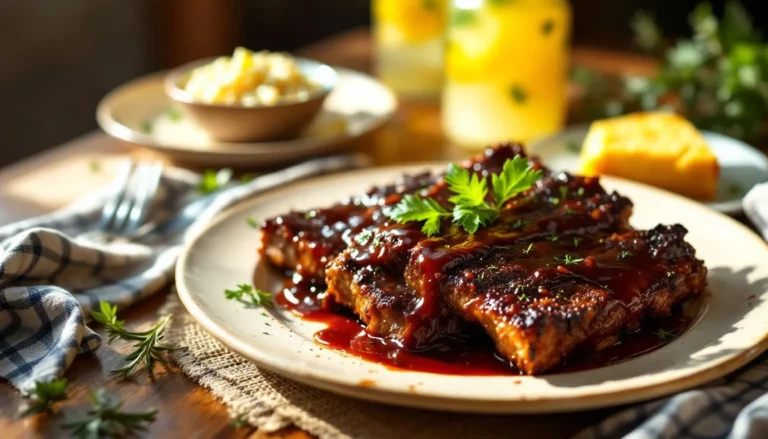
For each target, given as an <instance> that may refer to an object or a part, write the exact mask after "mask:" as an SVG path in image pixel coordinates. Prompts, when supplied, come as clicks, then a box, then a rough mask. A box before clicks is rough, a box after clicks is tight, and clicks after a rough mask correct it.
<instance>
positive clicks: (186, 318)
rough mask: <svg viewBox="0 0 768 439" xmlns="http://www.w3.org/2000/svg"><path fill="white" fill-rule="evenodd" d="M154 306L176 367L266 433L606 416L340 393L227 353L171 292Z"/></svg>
mask: <svg viewBox="0 0 768 439" xmlns="http://www.w3.org/2000/svg"><path fill="white" fill-rule="evenodd" d="M161 313H162V314H172V315H173V320H172V324H171V327H170V328H169V330H168V333H167V336H166V337H167V340H168V341H169V342H171V343H172V344H175V345H176V346H180V347H182V349H179V350H177V351H175V353H174V359H175V361H176V362H177V363H178V364H179V366H180V367H181V369H182V371H183V372H184V373H185V374H186V375H188V376H189V377H190V378H191V379H192V380H194V381H196V382H197V383H199V384H200V385H202V386H203V387H206V388H207V389H209V390H210V391H211V392H212V393H213V394H214V395H216V397H217V398H219V399H220V400H221V401H222V402H224V404H226V405H227V407H228V409H229V411H230V413H231V414H232V416H233V417H235V416H241V417H242V418H243V419H244V420H246V421H248V422H249V423H250V424H251V425H253V426H255V427H258V428H259V429H263V430H264V431H267V432H274V431H277V430H280V429H281V428H284V427H286V426H289V425H291V424H293V425H295V426H297V427H299V428H301V429H302V430H304V431H306V432H308V433H310V434H312V435H314V436H317V437H319V438H321V439H325V438H377V439H378V438H414V439H419V438H435V437H448V438H454V437H457V438H458V437H462V438H463V437H466V438H498V437H511V436H516V437H527V436H528V435H532V436H535V437H569V436H571V435H572V434H574V433H575V432H577V431H578V430H580V429H581V428H583V427H585V426H587V425H589V424H591V423H593V422H595V421H597V420H599V419H600V418H601V417H603V416H605V415H606V412H604V411H593V412H581V413H577V414H561V415H557V416H552V415H548V416H543V415H542V416H484V415H468V414H460V413H441V412H433V411H426V410H416V409H406V408H400V407H393V406H387V405H381V404H376V403H369V402H365V401H361V400H357V399H351V398H346V397H343V396H338V395H335V394H332V393H329V392H325V391H322V390H318V389H315V388H312V387H309V386H305V385H303V384H299V383H296V382H293V381H290V380H287V379H284V378H281V377H280V376H278V375H275V374H274V373H271V372H268V371H266V370H263V369H260V368H259V367H257V366H256V365H254V364H253V363H251V362H250V361H248V360H246V359H245V358H243V357H241V356H239V355H237V354H235V353H233V352H232V351H230V350H229V349H227V348H226V347H225V346H224V345H222V344H221V343H219V342H218V341H217V340H216V339H215V338H213V337H212V336H211V335H209V334H208V333H207V332H206V331H205V330H204V329H203V328H202V327H201V326H200V325H198V324H197V323H196V322H195V320H194V319H193V318H192V317H191V316H190V315H189V313H187V311H186V309H185V308H184V307H183V305H182V304H181V302H180V301H179V299H178V297H177V296H176V294H170V295H169V296H168V301H167V302H166V304H165V305H164V307H163V309H162V310H161Z"/></svg>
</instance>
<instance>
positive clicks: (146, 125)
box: [139, 120, 152, 134]
mask: <svg viewBox="0 0 768 439" xmlns="http://www.w3.org/2000/svg"><path fill="white" fill-rule="evenodd" d="M139 129H140V130H141V132H142V133H144V134H152V122H151V121H149V120H145V121H144V122H142V123H141V126H140V127H139Z"/></svg>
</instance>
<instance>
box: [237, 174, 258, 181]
mask: <svg viewBox="0 0 768 439" xmlns="http://www.w3.org/2000/svg"><path fill="white" fill-rule="evenodd" d="M254 178H256V174H243V175H241V176H240V183H250V182H251V181H253V179H254Z"/></svg>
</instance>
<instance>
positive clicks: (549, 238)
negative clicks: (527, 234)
mask: <svg viewBox="0 0 768 439" xmlns="http://www.w3.org/2000/svg"><path fill="white" fill-rule="evenodd" d="M559 240H560V237H559V236H557V235H549V236H547V241H549V242H557V241H559Z"/></svg>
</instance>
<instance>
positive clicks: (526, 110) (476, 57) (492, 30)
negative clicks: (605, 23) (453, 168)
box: [442, 0, 571, 149]
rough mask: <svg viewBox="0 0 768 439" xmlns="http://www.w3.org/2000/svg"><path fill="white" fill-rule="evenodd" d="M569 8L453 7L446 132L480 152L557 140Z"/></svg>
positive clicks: (525, 1) (479, 3)
mask: <svg viewBox="0 0 768 439" xmlns="http://www.w3.org/2000/svg"><path fill="white" fill-rule="evenodd" d="M570 32H571V7H570V4H569V2H568V1H567V0H451V3H450V7H449V17H448V30H447V42H446V54H445V86H444V88H443V110H442V119H443V129H444V131H445V133H446V135H447V136H448V137H449V139H451V140H452V141H453V142H454V143H457V144H459V145H461V146H464V147H467V148H471V149H474V148H482V147H484V146H486V145H487V144H489V143H495V142H500V141H530V140H531V139H534V138H537V137H540V136H543V135H546V134H550V133H553V132H555V131H557V130H559V129H560V128H562V125H563V123H564V120H565V117H566V111H567V108H566V107H567V87H568V64H569V52H570V47H569V45H570Z"/></svg>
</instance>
